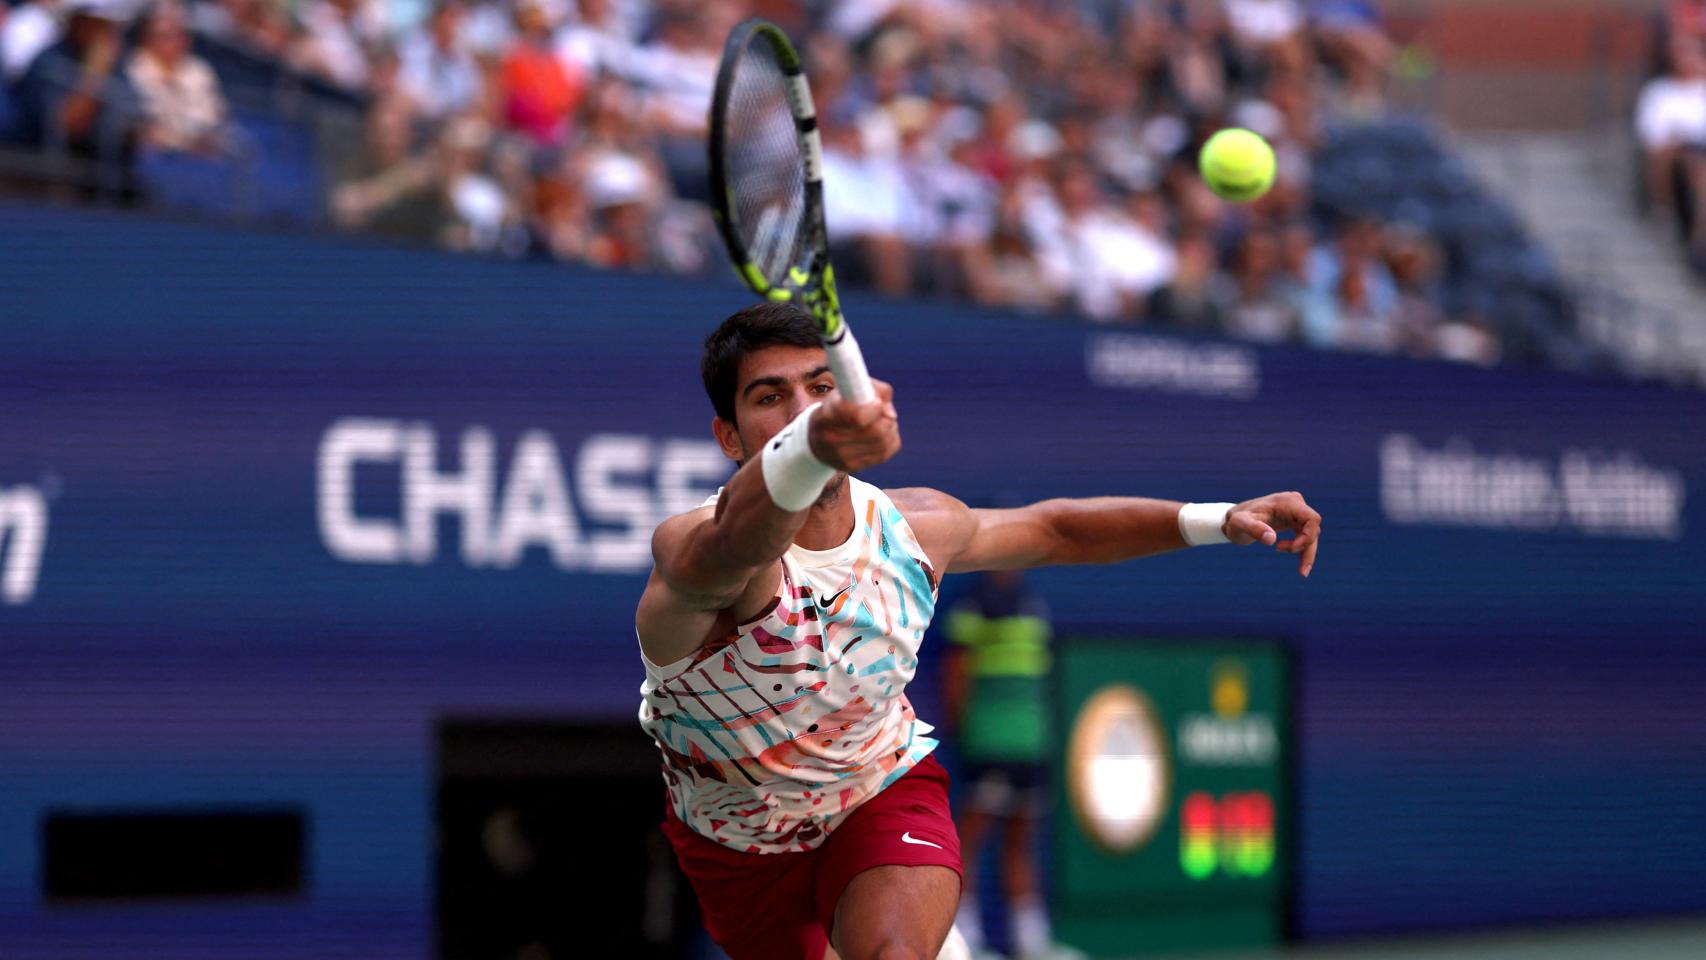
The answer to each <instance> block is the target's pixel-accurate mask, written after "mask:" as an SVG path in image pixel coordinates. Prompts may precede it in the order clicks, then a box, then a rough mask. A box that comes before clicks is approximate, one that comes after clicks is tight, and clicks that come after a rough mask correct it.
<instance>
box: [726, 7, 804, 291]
mask: <svg viewBox="0 0 1706 960" xmlns="http://www.w3.org/2000/svg"><path fill="white" fill-rule="evenodd" d="M726 109H727V114H726V115H725V117H724V122H725V124H726V129H727V131H728V133H727V136H726V138H725V140H724V145H723V150H724V157H723V161H724V169H725V171H726V176H727V178H728V186H729V188H730V193H731V197H730V205H731V208H732V212H733V214H734V221H735V227H736V230H737V231H738V232H739V234H740V239H741V242H742V245H743V246H744V247H745V248H746V251H747V256H748V257H749V259H750V260H751V262H752V263H754V264H755V265H756V266H757V267H758V269H759V271H760V272H762V273H763V274H764V277H765V279H766V280H768V281H769V282H770V284H771V285H772V286H780V285H782V284H783V283H784V282H785V281H786V280H787V275H788V270H789V268H791V267H795V266H798V265H800V264H801V262H802V260H803V259H804V257H803V252H804V248H805V246H806V242H807V240H808V237H807V236H806V231H805V229H804V224H805V219H806V217H805V214H806V185H805V171H804V166H803V163H802V159H801V155H800V144H799V137H798V135H797V133H796V132H795V127H794V117H793V113H792V112H791V111H790V109H789V106H788V96H787V75H786V74H785V73H784V72H783V70H782V65H781V63H780V62H779V61H778V60H777V59H776V55H775V53H774V50H773V48H772V47H771V45H770V43H769V42H768V41H766V40H764V39H763V38H755V39H754V40H753V41H752V42H751V43H749V44H748V45H747V47H746V50H745V52H744V53H743V54H742V56H741V58H740V60H739V61H738V63H737V64H736V67H735V74H734V82H733V84H732V86H731V88H730V92H729V98H728V102H727V108H726Z"/></svg>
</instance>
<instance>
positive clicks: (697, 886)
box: [663, 757, 964, 960]
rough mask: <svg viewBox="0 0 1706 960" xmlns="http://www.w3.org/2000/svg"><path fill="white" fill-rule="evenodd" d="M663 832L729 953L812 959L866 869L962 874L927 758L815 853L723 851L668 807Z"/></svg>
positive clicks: (941, 792)
mask: <svg viewBox="0 0 1706 960" xmlns="http://www.w3.org/2000/svg"><path fill="white" fill-rule="evenodd" d="M665 806H666V808H667V807H668V805H667V804H666V805H665ZM663 832H664V836H666V837H668V838H669V842H670V845H671V846H673V847H674V848H675V859H676V861H677V862H679V863H680V864H681V869H682V870H683V871H685V872H686V874H687V879H688V880H689V881H690V882H692V884H693V892H694V893H696V894H698V895H699V909H700V913H701V915H702V916H703V917H704V920H705V928H706V929H707V930H709V931H710V933H711V939H713V940H715V941H717V945H718V946H720V947H722V948H723V950H724V951H726V952H727V953H728V955H729V957H730V958H731V960H819V958H820V957H822V956H823V951H824V948H825V947H827V946H829V931H830V928H831V927H832V926H833V925H834V922H835V905H836V904H837V903H838V902H840V900H841V892H842V891H843V890H846V889H847V884H848V883H850V882H852V880H853V878H854V877H855V876H857V875H859V874H860V873H863V872H864V871H866V870H869V869H871V868H872V867H883V866H895V865H898V866H940V867H947V868H949V869H950V870H953V871H954V872H955V873H958V874H961V875H962V876H963V875H964V870H963V869H962V867H961V866H960V838H959V834H957V833H955V832H954V817H953V814H952V813H950V812H949V810H948V771H946V770H944V769H943V768H942V765H941V764H939V763H937V762H936V759H935V758H934V757H925V758H924V759H923V760H921V761H919V763H918V764H917V765H916V766H914V767H913V768H912V769H911V770H908V771H907V772H906V774H905V775H903V776H902V777H901V778H900V779H899V780H896V781H895V782H894V783H891V784H889V785H888V787H887V788H886V789H885V790H883V791H882V792H881V793H879V794H877V795H876V796H874V797H872V798H871V799H869V800H866V801H865V802H864V803H862V804H860V805H859V807H858V808H857V809H855V810H854V811H853V812H852V813H851V814H848V816H847V819H846V820H843V821H842V822H841V825H840V826H838V827H836V828H835V831H834V832H833V833H831V834H830V835H829V838H828V839H827V840H825V841H824V842H823V843H822V845H820V846H819V847H818V848H817V849H815V850H807V851H805V852H802V853H742V852H739V851H735V850H730V849H728V848H727V847H724V846H722V845H721V844H719V843H717V842H715V841H713V840H707V839H706V838H704V837H702V836H700V835H699V834H697V833H695V832H693V830H692V829H691V828H690V827H688V826H687V825H686V824H684V823H682V822H681V820H680V819H679V818H677V817H676V816H675V813H674V811H673V810H670V811H669V814H668V816H667V817H666V818H665V819H664V823H663Z"/></svg>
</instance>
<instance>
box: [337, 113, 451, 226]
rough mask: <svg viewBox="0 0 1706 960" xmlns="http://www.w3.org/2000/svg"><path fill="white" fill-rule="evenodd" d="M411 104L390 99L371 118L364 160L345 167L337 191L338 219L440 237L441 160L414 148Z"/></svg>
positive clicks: (345, 223)
mask: <svg viewBox="0 0 1706 960" xmlns="http://www.w3.org/2000/svg"><path fill="white" fill-rule="evenodd" d="M412 141H413V134H412V129H411V124H410V114H409V107H408V104H407V103H405V102H404V101H402V100H400V99H397V98H390V99H386V100H382V101H379V102H377V103H375V104H374V107H373V110H372V111H371V112H370V113H369V114H368V118H367V150H366V152H365V155H364V158H363V161H362V162H361V163H360V164H359V165H358V166H357V167H355V168H354V169H351V170H348V171H344V173H343V176H341V177H340V178H339V180H340V182H339V184H338V185H337V187H335V188H334V189H333V190H332V197H331V208H332V211H331V212H332V221H333V222H334V223H336V224H337V225H338V226H340V227H344V228H346V229H352V230H358V229H359V230H372V231H374V232H376V233H382V234H388V235H390V236H394V237H398V238H402V239H408V240H415V241H430V240H437V239H438V237H439V236H440V235H441V234H442V232H443V229H444V218H445V209H444V203H443V195H442V191H440V190H439V189H437V185H438V164H437V162H436V160H435V159H433V158H432V157H431V156H429V155H427V154H425V153H420V152H417V151H415V150H414V143H413V142H412Z"/></svg>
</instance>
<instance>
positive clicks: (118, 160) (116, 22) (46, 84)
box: [16, 0, 141, 193]
mask: <svg viewBox="0 0 1706 960" xmlns="http://www.w3.org/2000/svg"><path fill="white" fill-rule="evenodd" d="M67 16H68V19H67V23H66V29H65V34H64V36H63V37H62V38H61V39H60V40H59V41H58V42H56V43H55V44H54V45H53V46H50V47H48V48H47V49H46V50H43V51H42V52H41V54H40V55H39V56H37V57H36V58H35V60H34V61H32V62H31V64H30V68H29V69H28V70H27V71H25V74H24V76H23V78H22V79H21V80H20V81H19V82H18V86H17V88H16V92H17V94H18V99H19V101H20V106H21V107H22V108H23V112H24V115H25V116H24V123H23V127H24V135H25V136H26V138H28V139H33V140H35V141H36V142H40V143H45V144H47V145H48V146H49V147H50V148H54V149H67V150H69V151H70V152H72V153H73V154H76V155H79V156H83V157H86V158H89V159H93V160H97V161H100V162H101V165H102V168H103V170H105V171H107V172H116V176H118V177H121V178H124V179H126V180H128V176H129V174H128V169H129V162H130V155H131V151H132V147H133V146H134V140H133V135H134V132H135V128H136V124H137V121H138V120H139V119H140V116H141V108H140V105H139V104H138V103H137V99H136V93H135V91H134V90H133V89H132V88H131V86H130V84H129V83H128V82H126V80H125V78H124V75H123V72H122V71H121V70H119V66H120V62H121V60H120V58H121V55H122V54H123V51H124V39H123V25H124V23H125V22H126V21H128V19H129V16H130V11H129V10H128V9H127V8H126V5H125V4H124V3H122V2H120V0H70V2H69V3H68V4H67ZM125 191H126V192H127V193H128V192H129V187H128V186H126V187H125Z"/></svg>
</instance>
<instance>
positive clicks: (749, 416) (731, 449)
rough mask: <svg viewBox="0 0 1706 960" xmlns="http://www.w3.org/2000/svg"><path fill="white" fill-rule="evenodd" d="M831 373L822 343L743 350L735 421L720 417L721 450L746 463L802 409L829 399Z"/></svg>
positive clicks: (736, 390)
mask: <svg viewBox="0 0 1706 960" xmlns="http://www.w3.org/2000/svg"><path fill="white" fill-rule="evenodd" d="M834 392H835V377H834V375H832V374H831V373H830V372H829V362H828V360H826V359H825V357H824V352H823V348H822V347H789V346H775V347H764V348H763V349H760V350H754V351H752V352H751V353H749V354H747V355H746V356H745V357H744V358H743V359H742V360H741V364H740V374H739V376H737V377H736V378H735V423H734V424H733V425H730V424H728V423H727V422H726V421H723V420H718V421H717V424H718V428H717V439H718V440H719V441H721V442H722V445H723V452H724V453H726V454H728V455H729V456H730V457H731V458H733V459H735V460H737V461H739V462H742V463H744V462H746V459H747V457H748V456H749V455H750V454H749V453H748V451H754V452H756V451H758V450H760V449H762V448H763V446H764V444H765V442H766V441H768V440H769V439H770V438H771V437H774V436H775V435H776V434H777V433H778V432H779V431H781V429H782V428H783V427H785V426H787V425H788V424H789V422H791V421H792V420H793V419H794V418H795V417H797V416H799V415H800V411H802V410H804V409H805V408H807V407H809V406H811V405H812V404H814V403H817V402H818V401H819V400H827V399H829V397H830V395H832V394H833V393H834Z"/></svg>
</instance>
